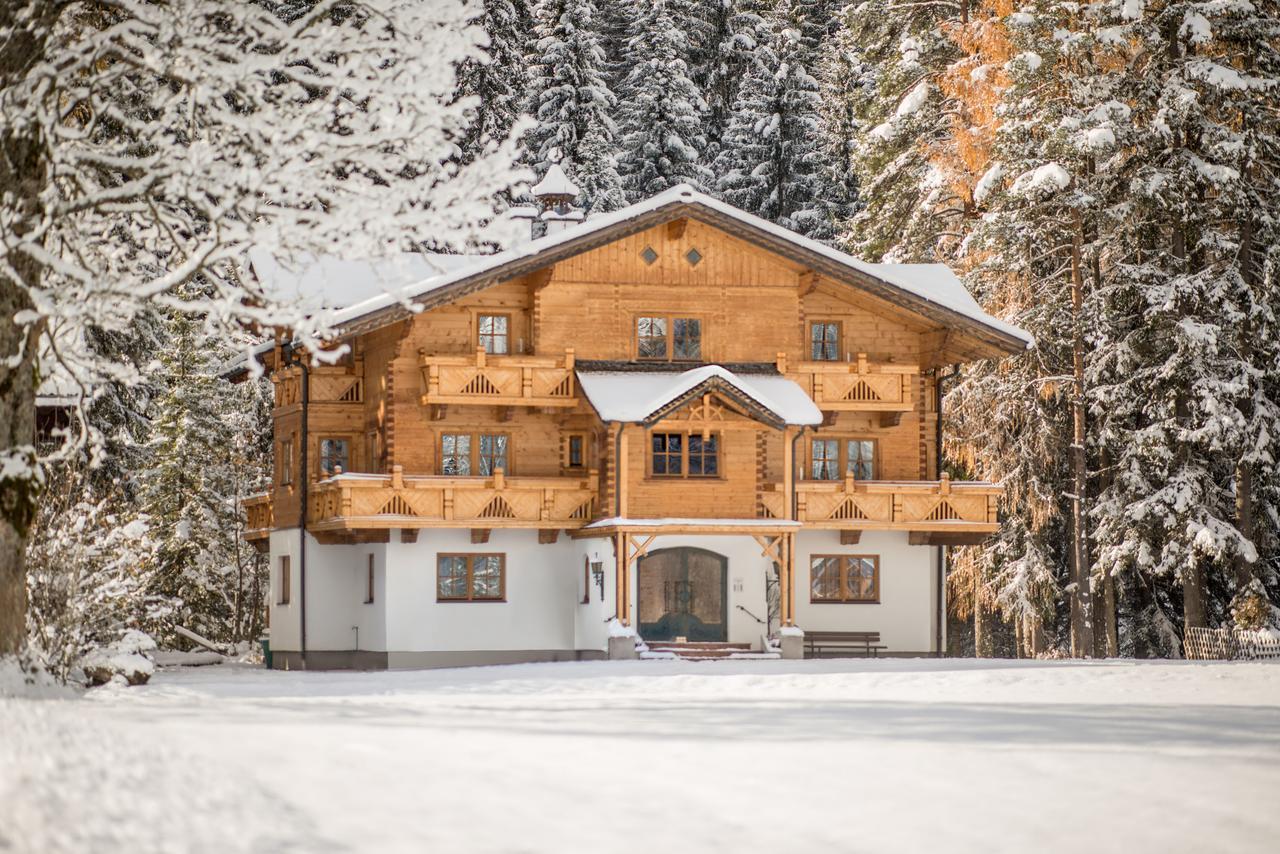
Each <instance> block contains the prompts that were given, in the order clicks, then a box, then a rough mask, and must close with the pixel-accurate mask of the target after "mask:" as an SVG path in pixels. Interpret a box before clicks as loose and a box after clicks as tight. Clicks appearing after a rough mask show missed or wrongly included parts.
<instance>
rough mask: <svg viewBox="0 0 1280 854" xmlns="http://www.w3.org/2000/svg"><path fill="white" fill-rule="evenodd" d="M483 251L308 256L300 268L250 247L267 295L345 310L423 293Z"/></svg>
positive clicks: (473, 261)
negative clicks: (374, 256) (379, 299)
mask: <svg viewBox="0 0 1280 854" xmlns="http://www.w3.org/2000/svg"><path fill="white" fill-rule="evenodd" d="M483 258H484V256H479V255H443V254H439V253H430V252H401V253H399V254H396V255H393V256H390V257H387V258H378V259H373V260H369V259H362V258H339V257H337V256H334V255H321V256H318V257H317V256H307V257H305V258H304V259H303V260H302V263H300V264H298V265H296V266H285V265H284V264H281V263H280V262H279V261H278V260H277V259H276V258H275V257H274V256H273V255H272V254H271V253H270V252H267V251H266V250H264V249H260V248H253V249H250V250H249V263H250V265H251V266H252V267H253V274H254V276H255V277H256V278H257V279H258V282H259V283H260V284H261V285H262V289H263V290H264V291H265V292H266V294H267V296H269V297H272V298H273V299H276V300H279V301H281V302H288V303H290V304H293V305H299V306H301V307H302V308H304V309H306V310H309V311H319V310H322V309H341V308H346V307H347V306H351V305H356V304H358V303H362V302H365V301H367V300H369V299H372V298H375V297H386V298H389V299H393V300H400V299H406V298H408V297H409V296H410V292H411V294H412V295H413V296H421V295H422V294H423V293H426V292H427V291H429V290H430V289H431V282H432V281H433V280H436V279H440V278H442V277H443V276H445V274H447V273H452V272H457V271H459V270H463V269H466V268H468V267H472V266H475V264H476V263H477V261H479V260H483Z"/></svg>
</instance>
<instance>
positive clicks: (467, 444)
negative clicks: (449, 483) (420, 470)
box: [440, 433, 471, 475]
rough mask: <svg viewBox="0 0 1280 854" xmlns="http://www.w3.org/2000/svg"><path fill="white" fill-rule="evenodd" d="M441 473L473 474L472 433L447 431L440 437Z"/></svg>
mask: <svg viewBox="0 0 1280 854" xmlns="http://www.w3.org/2000/svg"><path fill="white" fill-rule="evenodd" d="M440 473H441V474H455V475H469V474H471V435H470V434H469V433H445V434H444V435H443V436H441V437H440Z"/></svg>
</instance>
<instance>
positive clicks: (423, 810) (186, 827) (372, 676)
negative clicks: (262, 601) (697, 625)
mask: <svg viewBox="0 0 1280 854" xmlns="http://www.w3.org/2000/svg"><path fill="white" fill-rule="evenodd" d="M1278 706H1280V666H1275V665H1270V664H1265V663H1222V664H1199V663H1182V662H1176V663H1173V662H1164V663H1133V662H1106V663H1089V664H1085V663H1081V662H1007V661H971V660H967V661H933V660H881V661H860V660H859V661H821V662H812V661H810V662H779V661H773V662H755V661H734V662H716V663H712V664H690V663H686V662H667V661H646V662H611V663H581V664H550V665H518V666H509V667H491V668H474V669H466V670H441V671H426V672H395V673H296V672H295V673H281V672H267V671H262V670H259V669H255V668H251V667H245V666H237V665H225V666H216V667H203V668H186V669H178V670H161V671H160V672H159V673H158V674H157V675H156V676H155V678H154V679H153V681H152V683H151V684H149V685H147V686H145V687H141V688H129V689H126V688H105V689H99V690H97V691H94V692H91V693H89V694H88V695H86V696H84V697H83V698H81V699H73V700H15V699H8V700H0V851H6V852H8V851H17V852H24V854H25V852H28V851H31V852H37V851H38V852H61V851H92V852H98V851H101V852H117V851H119V852H126V851H127V852H150V851H157V852H159V851H166V852H175V851H199V852H203V851H210V852H212V851H379V852H381V851H477V852H499V851H503V852H506V851H531V852H532V851H556V852H564V851H569V852H573V851H601V850H609V851H621V852H629V851H637V852H638V851H654V850H671V851H733V852H747V851H793V852H807V851H849V852H859V851H890V850H892V851H917V850H924V849H926V848H938V847H942V846H945V848H946V849H947V850H948V851H984V852H988V851H1077V850H1082V849H1085V848H1088V849H1089V850H1091V851H1122V850H1123V851H1148V850H1151V851H1169V852H1179V851H1203V850H1222V851H1227V850H1230V851H1271V850H1274V840H1275V838H1276V834H1277V833H1280V816H1277V811H1276V810H1275V809H1274V801H1273V797H1272V795H1271V793H1274V792H1275V791H1276V786H1277V783H1280V714H1278V708H1277V707H1278ZM6 844H7V845H8V848H6V847H5V846H6Z"/></svg>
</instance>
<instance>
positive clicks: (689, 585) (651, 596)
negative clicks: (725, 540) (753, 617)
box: [637, 547, 729, 642]
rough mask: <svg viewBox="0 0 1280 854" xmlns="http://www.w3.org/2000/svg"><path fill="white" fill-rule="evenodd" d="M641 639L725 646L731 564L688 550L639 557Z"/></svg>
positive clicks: (702, 551) (712, 554)
mask: <svg viewBox="0 0 1280 854" xmlns="http://www.w3.org/2000/svg"><path fill="white" fill-rule="evenodd" d="M637 572H638V581H639V586H640V595H639V597H638V602H637V604H638V605H639V609H640V620H639V622H640V637H642V638H644V639H645V640H655V641H670V640H675V639H676V638H685V639H687V640H689V641H702V642H707V641H726V640H728V638H729V590H728V580H729V559H728V558H726V557H725V556H724V555H721V554H716V553H715V552H711V551H707V550H706V549H695V548H691V547H682V548H672V549H657V550H655V551H651V552H649V553H648V554H646V555H645V556H644V557H642V558H640V564H639V566H638V568H637Z"/></svg>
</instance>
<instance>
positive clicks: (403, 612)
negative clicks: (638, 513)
mask: <svg viewBox="0 0 1280 854" xmlns="http://www.w3.org/2000/svg"><path fill="white" fill-rule="evenodd" d="M385 548H386V550H387V561H386V582H385V586H386V593H385V596H384V599H385V602H386V627H387V628H386V647H387V649H388V650H392V651H402V652H408V651H415V652H416V651H452V650H572V649H574V648H575V647H574V641H575V638H574V634H575V624H576V615H575V609H576V608H577V603H578V601H579V598H580V592H579V587H580V584H581V582H580V576H581V574H582V552H581V551H580V548H579V547H578V546H577V545H576V544H575V543H574V541H572V540H570V539H569V538H568V537H566V536H564V535H561V537H560V539H559V541H557V542H556V543H554V544H545V545H544V544H540V543H539V542H538V532H537V531H529V530H501V529H494V530H493V531H492V532H491V533H490V535H489V542H488V543H484V544H476V545H473V544H472V542H471V533H470V531H469V530H466V529H437V528H433V529H427V530H423V531H421V532H420V533H419V535H418V541H417V542H416V543H402V542H400V540H399V537H398V536H392V538H391V542H390V543H389V544H387V545H386V546H385ZM440 552H449V553H493V552H501V553H504V554H505V555H506V601H504V602H437V601H436V557H437V555H438V554H439V553H440Z"/></svg>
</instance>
